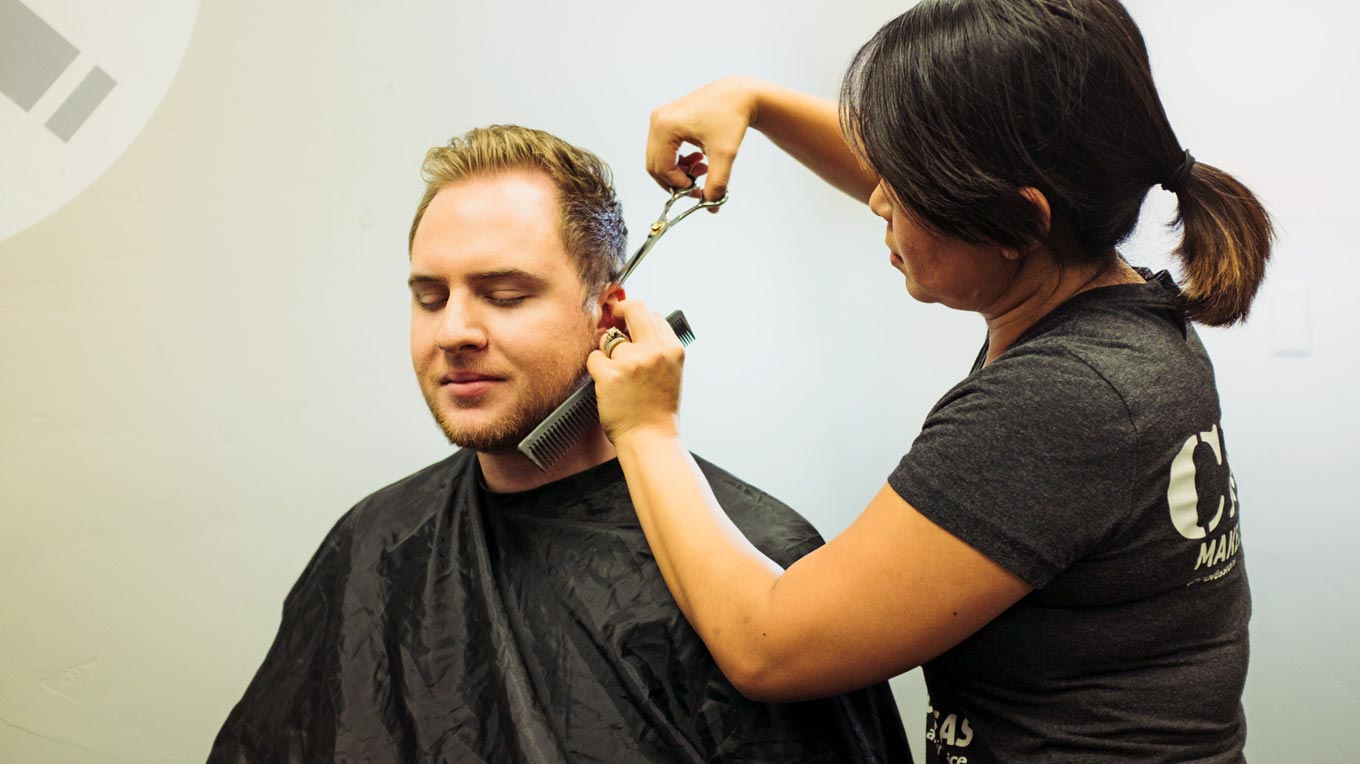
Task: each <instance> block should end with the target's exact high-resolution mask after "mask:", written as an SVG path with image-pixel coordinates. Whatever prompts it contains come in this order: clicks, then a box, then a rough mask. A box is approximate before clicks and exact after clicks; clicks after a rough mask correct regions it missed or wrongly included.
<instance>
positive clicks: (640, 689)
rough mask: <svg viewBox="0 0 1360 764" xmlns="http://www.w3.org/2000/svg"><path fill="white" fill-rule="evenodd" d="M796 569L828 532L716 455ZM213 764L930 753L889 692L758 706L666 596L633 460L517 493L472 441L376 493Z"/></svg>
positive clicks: (899, 757) (812, 758)
mask: <svg viewBox="0 0 1360 764" xmlns="http://www.w3.org/2000/svg"><path fill="white" fill-rule="evenodd" d="M699 464H700V466H701V467H702V469H703V471H704V474H705V475H707V477H708V480H709V482H710V483H711V484H712V486H713V490H714V493H715V494H716V495H717V497H718V501H719V502H720V503H721V505H722V506H723V508H724V509H725V510H726V511H727V512H728V513H729V515H730V516H731V517H732V519H733V521H735V523H736V524H737V526H738V527H739V528H741V530H742V532H743V533H745V534H746V535H747V537H748V538H750V539H751V541H752V542H753V543H754V544H755V545H756V546H757V547H759V548H760V549H761V550H762V551H763V552H765V554H767V555H769V556H770V557H771V558H772V559H774V560H775V561H777V562H779V563H780V564H781V565H784V566H786V567H787V566H788V565H789V564H791V563H792V562H793V561H795V560H797V559H798V558H799V557H801V556H802V555H804V554H806V553H807V552H809V551H811V550H812V549H815V548H816V547H817V546H819V545H820V544H821V543H822V541H821V539H820V537H819V536H818V535H817V533H816V531H815V530H813V528H812V527H811V526H810V525H808V523H807V522H806V521H804V520H803V519H802V518H801V517H799V516H798V515H797V514H796V513H794V511H793V510H791V509H789V508H788V507H787V506H785V505H783V504H781V503H780V502H778V501H777V500H775V499H773V498H772V497H770V496H768V495H766V494H764V493H762V492H760V491H759V490H757V489H755V488H753V487H751V486H750V485H747V484H745V483H743V482H741V481H739V480H737V479H736V478H735V477H733V476H732V475H730V474H728V473H726V472H724V471H722V470H721V469H719V468H717V467H714V466H713V465H711V464H708V463H707V462H704V461H702V460H700V462H699ZM208 760H209V762H211V763H224V762H348V763H351V764H359V763H360V762H627V763H633V762H710V761H721V762H910V760H911V754H910V751H909V749H908V748H907V742H906V738H905V736H904V734H903V730H902V722H901V719H900V718H899V716H898V713H897V708H896V706H895V705H894V703H893V698H892V695H891V693H890V692H889V691H888V687H887V685H886V684H880V685H877V686H875V687H871V688H869V689H867V690H861V691H859V692H855V693H850V694H848V695H843V696H839V697H835V698H829V699H825V700H817V701H809V702H802V703H791V704H765V703H755V702H752V701H748V700H746V699H745V698H743V697H742V696H741V695H740V694H739V693H738V692H737V691H736V690H735V689H734V688H733V687H732V685H731V684H729V683H728V682H727V680H726V678H724V677H723V675H722V673H721V672H720V671H719V669H718V667H717V665H716V664H715V663H714V662H713V659H712V657H711V656H710V655H709V653H708V651H707V649H705V647H704V645H703V643H702V642H701V641H700V640H699V638H698V636H697V635H696V634H695V632H694V631H693V630H692V629H691V628H690V626H689V623H688V622H687V621H686V620H685V618H684V616H683V615H682V614H681V613H680V610H679V608H678V607H677V606H676V605H675V601H674V600H673V599H672V597H671V595H670V592H669V591H668V590H667V589H666V585H665V582H664V581H663V580H662V578H661V573H660V571H659V570H658V569H657V567H656V563H655V561H654V560H653V558H652V555H651V552H650V550H649V549H648V546H647V541H646V539H645V538H644V537H643V535H642V531H641V529H640V528H639V526H638V522H637V517H636V516H635V514H634V512H633V506H632V502H631V501H630V500H629V498H628V489H627V486H626V485H625V483H624V480H623V474H622V472H621V470H620V468H619V465H618V462H617V461H611V462H607V463H605V464H602V465H600V466H598V467H595V468H592V469H590V470H587V471H585V472H582V473H579V474H576V475H573V476H571V477H568V478H566V479H563V480H560V481H557V482H555V483H552V484H549V485H546V486H543V487H541V488H538V489H535V490H532V491H527V492H524V493H517V494H489V493H487V492H486V491H485V489H483V488H482V487H481V479H480V470H479V468H478V466H477V460H476V459H475V458H474V455H473V454H472V453H471V452H469V451H459V452H457V453H455V454H454V455H453V456H452V457H450V458H448V459H446V460H444V461H442V462H440V463H438V464H435V465H433V466H431V467H428V468H426V469H425V470H422V471H421V472H418V473H416V474H414V475H412V476H410V477H408V478H406V479H405V480H402V481H400V482H398V483H396V484H394V485H391V486H389V487H387V488H384V489H383V490H381V491H378V492H377V493H375V494H373V495H372V496H370V497H368V498H367V499H365V500H364V501H362V502H360V503H359V504H358V505H357V506H355V507H354V509H352V510H351V511H350V512H349V513H348V514H346V515H345V516H344V517H343V518H342V519H341V520H340V521H339V523H337V524H336V526H335V528H334V529H333V530H332V531H331V533H330V534H329V535H328V536H327V537H326V540H325V541H324V542H323V543H322V545H321V549H320V550H319V551H318V552H317V553H316V555H315V557H313V559H312V561H311V562H310V563H309V564H308V565H307V568H306V570H305V571H304V572H303V574H302V576H301V578H300V579H299V580H298V582H297V583H296V584H295V585H294V587H293V589H292V591H291V592H290V593H289V594H288V597H287V599H286V600H285V601H284V607H283V621H282V624H281V625H280V627H279V632H278V636H277V637H276V638H275V640H274V644H273V646H272V647H271V648H270V650H269V654H268V656H267V657H266V658H265V661H264V664H263V665H262V666H261V667H260V669H259V671H258V672H257V673H256V675H255V678H254V680H253V681H251V683H250V686H249V687H248V688H247V689H246V692H245V696H244V697H243V698H242V699H241V701H240V703H238V704H237V706H236V707H235V709H233V710H232V712H231V714H230V716H229V717H228V718H227V721H226V723H225V725H224V726H223V727H222V730H221V732H219V733H218V736H217V739H216V741H215V742H214V744H213V748H212V752H211V754H210V755H209V759H208Z"/></svg>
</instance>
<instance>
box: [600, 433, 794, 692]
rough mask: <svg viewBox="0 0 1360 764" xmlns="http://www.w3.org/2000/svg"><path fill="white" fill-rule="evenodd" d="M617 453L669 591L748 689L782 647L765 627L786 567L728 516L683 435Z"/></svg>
mask: <svg viewBox="0 0 1360 764" xmlns="http://www.w3.org/2000/svg"><path fill="white" fill-rule="evenodd" d="M615 447H616V449H617V451H618V455H619V463H620V464H621V465H622V467H623V471H624V474H625V476H626V477H627V479H628V490H629V493H630V495H631V496H632V499H633V506H634V508H635V509H636V511H637V515H638V520H639V521H640V522H641V524H642V529H643V532H644V533H645V534H646V536H647V540H648V543H649V544H650V545H651V548H652V554H653V556H654V557H655V559H656V563H657V567H659V568H660V569H661V574H662V576H663V577H664V578H665V580H666V584H667V586H668V587H669V588H670V590H671V592H672V594H673V595H674V596H675V599H676V602H677V603H678V604H679V606H680V609H681V610H682V611H683V612H684V614H685V617H686V618H688V619H689V621H690V624H691V625H692V626H693V627H694V629H695V631H697V632H698V633H699V636H700V638H702V639H703V641H704V643H705V644H706V645H707V646H708V648H709V652H711V653H712V654H713V656H714V659H715V660H717V662H718V665H719V667H721V668H722V670H723V672H724V673H725V674H727V676H728V678H729V679H731V680H732V681H733V682H734V683H735V684H737V685H738V686H739V687H740V686H742V685H743V683H744V681H743V680H744V678H746V677H751V676H754V675H757V674H759V673H761V672H762V671H764V669H765V664H766V663H767V662H768V655H767V653H768V652H769V650H770V648H773V647H774V646H775V645H774V643H775V642H776V641H777V636H778V635H773V634H770V631H771V630H770V629H769V628H768V625H767V624H766V623H765V622H764V621H765V619H767V616H768V613H769V612H770V605H771V597H772V594H773V591H774V586H775V582H776V581H777V580H778V578H779V575H780V574H781V573H782V572H783V570H782V568H780V567H779V565H778V564H776V563H775V562H773V561H772V560H770V559H769V558H768V557H766V556H765V555H764V554H762V553H761V552H760V550H758V549H756V548H755V546H753V545H752V544H751V542H750V541H748V540H747V539H746V537H745V536H743V535H742V533H741V531H740V530H738V528H737V527H736V525H734V524H733V523H732V521H731V520H730V519H729V518H728V517H727V514H726V513H725V512H723V510H722V508H721V507H720V506H719V505H718V502H717V499H716V498H715V497H714V496H713V491H712V489H711V488H709V485H708V482H707V480H705V479H704V476H703V473H701V472H700V471H699V466H698V464H696V463H695V461H694V457H692V456H691V455H690V453H689V452H688V451H687V450H685V447H684V445H683V444H682V443H681V442H680V440H679V438H678V437H677V436H675V435H673V434H668V433H653V432H645V433H638V434H634V435H630V436H628V437H626V438H621V439H620V440H619V441H618V442H616V443H615Z"/></svg>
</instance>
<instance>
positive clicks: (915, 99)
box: [841, 0, 1273, 326]
mask: <svg viewBox="0 0 1360 764" xmlns="http://www.w3.org/2000/svg"><path fill="white" fill-rule="evenodd" d="M841 122H842V127H843V129H844V131H845V134H846V135H847V136H849V137H850V139H851V141H852V142H853V143H854V144H855V147H856V150H857V151H858V152H859V153H860V154H862V155H863V157H864V159H865V160H866V161H867V162H868V163H869V165H870V166H871V167H873V168H874V170H875V171H877V172H878V174H879V175H880V176H881V177H882V178H883V179H884V180H885V181H886V182H887V184H888V186H889V187H890V188H891V190H892V192H893V195H894V196H895V197H897V199H898V201H899V202H901V204H902V205H903V206H904V207H905V208H906V209H907V210H908V212H909V213H910V214H911V215H912V216H913V217H914V218H916V219H917V220H919V221H920V222H921V223H923V224H925V225H927V226H929V227H930V228H933V229H935V230H937V231H939V232H940V233H943V234H945V235H948V236H953V237H955V238H959V239H962V240H965V241H971V242H991V243H995V244H998V245H1001V246H1004V247H1012V248H1016V249H1021V248H1025V247H1028V246H1031V245H1033V244H1036V243H1039V242H1042V241H1045V240H1046V239H1047V237H1048V236H1049V235H1050V232H1048V231H1046V230H1045V228H1044V225H1043V221H1042V219H1041V217H1040V215H1039V213H1038V210H1037V208H1036V207H1035V206H1034V205H1033V203H1031V202H1030V201H1029V200H1028V199H1027V198H1026V197H1025V196H1023V195H1022V194H1021V193H1020V189H1022V188H1024V187H1032V188H1036V189H1038V190H1039V191H1040V192H1042V193H1043V194H1044V196H1045V197H1047V199H1048V203H1049V206H1050V209H1051V211H1052V221H1053V227H1054V228H1055V229H1056V228H1058V227H1061V226H1065V227H1066V229H1067V231H1069V232H1070V236H1071V239H1072V240H1073V241H1075V243H1076V247H1075V250H1076V251H1074V252H1066V253H1065V256H1066V257H1067V258H1068V259H1067V262H1066V263H1062V264H1064V265H1066V264H1102V265H1106V264H1112V263H1113V262H1114V258H1115V257H1116V254H1115V246H1116V245H1117V244H1119V243H1120V242H1121V241H1123V240H1124V239H1125V238H1127V237H1128V236H1129V234H1130V233H1132V232H1133V229H1134V226H1135V225H1137V223H1138V213H1139V210H1140V209H1141V208H1142V205H1143V199H1144V198H1145V197H1146V196H1147V192H1148V190H1149V189H1150V188H1151V187H1153V186H1154V185H1157V184H1161V183H1167V184H1169V185H1171V187H1172V188H1174V189H1176V194H1177V197H1178V198H1179V202H1180V211H1179V214H1178V215H1177V216H1176V219H1175V220H1173V221H1172V222H1171V226H1172V227H1173V228H1174V227H1176V226H1181V227H1182V240H1181V243H1180V246H1179V247H1177V248H1176V254H1177V255H1178V256H1179V257H1180V259H1181V261H1182V263H1183V268H1184V274H1183V283H1182V290H1181V300H1182V305H1183V307H1184V308H1185V311H1186V313H1187V315H1189V317H1190V318H1192V319H1194V320H1195V321H1198V322H1200V323H1204V324H1211V325H1215V326H1223V325H1228V324H1232V323H1234V322H1236V321H1239V320H1241V319H1242V318H1245V317H1246V315H1247V310H1248V308H1249V307H1250V305H1251V300H1252V297H1253V296H1254V295H1255V294H1256V289H1257V287H1258V286H1259V285H1260V283H1261V279H1262V277H1263V276H1264V275H1265V264H1266V260H1267V258H1269V256H1270V245H1271V239H1272V238H1273V232H1272V228H1271V223H1270V217H1269V215H1267V214H1266V211H1265V209H1264V208H1263V207H1262V206H1261V204H1260V202H1259V201H1257V199H1256V197H1255V196H1254V195H1253V194H1252V193H1251V192H1250V191H1249V190H1247V188H1246V187H1245V186H1243V185H1242V184H1241V183H1239V182H1238V181H1237V180H1235V179H1234V178H1233V177H1232V176H1231V175H1228V174H1227V173H1225V172H1223V171H1222V170H1219V169H1217V168H1215V167H1211V166H1209V165H1206V164H1203V163H1196V164H1193V166H1192V168H1191V170H1190V172H1189V174H1188V175H1187V176H1185V177H1184V178H1183V179H1182V178H1180V177H1176V176H1177V171H1178V169H1180V168H1181V166H1182V162H1183V161H1184V160H1185V154H1184V151H1183V148H1182V147H1181V145H1180V142H1179V141H1178V140H1177V139H1176V134H1175V132H1174V131H1173V130H1172V129H1171V125H1170V124H1169V123H1168V122H1167V118H1166V111H1165V110H1164V109H1163V108H1162V102H1161V98H1160V97H1159V96H1158V95H1157V88H1156V86H1155V85H1154V84H1153V82H1152V70H1151V67H1150V65H1149V63H1148V54H1147V46H1146V45H1145V44H1144V42H1143V37H1142V34H1141V33H1140V32H1139V31H1138V27H1137V25H1136V24H1134V22H1133V19H1132V18H1131V17H1130V16H1129V14H1128V11H1127V10H1125V9H1124V6H1122V5H1121V4H1120V3H1119V2H1117V0H925V2H922V3H920V4H919V5H917V6H915V7H913V8H912V9H911V10H909V11H907V12H906V13H904V14H902V15H901V16H898V17H897V18H896V19H893V20H892V21H890V22H888V23H887V24H886V25H884V26H883V28H882V29H880V30H878V33H877V34H875V35H874V36H873V38H872V39H870V40H869V42H867V43H865V45H864V47H862V48H860V50H859V52H858V53H857V54H856V55H855V58H854V60H853V61H852V62H851V64H850V68H849V70H848V71H847V72H846V75H845V80H844V82H843V83H842V85H841ZM1176 181H1179V182H1176ZM1067 249H1072V248H1070V247H1069V248H1067ZM1055 251H1056V250H1055Z"/></svg>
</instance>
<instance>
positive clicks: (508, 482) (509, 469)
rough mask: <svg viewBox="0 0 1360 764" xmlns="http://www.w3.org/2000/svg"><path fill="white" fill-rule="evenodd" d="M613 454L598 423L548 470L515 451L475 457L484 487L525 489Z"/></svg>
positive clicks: (497, 490)
mask: <svg viewBox="0 0 1360 764" xmlns="http://www.w3.org/2000/svg"><path fill="white" fill-rule="evenodd" d="M614 457H615V452H614V444H613V443H610V442H609V439H608V438H606V437H605V436H604V430H603V429H601V428H600V426H599V425H598V424H597V425H595V426H594V427H593V428H591V430H590V432H588V433H586V434H585V435H584V436H583V437H582V438H581V439H580V440H579V441H577V442H576V445H574V446H572V447H571V449H570V450H568V451H567V453H566V454H564V455H563V456H562V458H561V459H558V460H557V461H556V462H554V463H553V465H552V466H551V467H549V468H548V471H547V472H544V471H542V470H540V469H539V468H537V467H535V466H534V465H533V464H532V463H531V462H530V461H529V460H528V459H526V458H525V457H524V455H523V454H521V453H520V452H518V451H510V452H508V453H494V454H493V453H487V452H484V451H478V452H477V461H478V463H479V464H481V467H482V479H483V480H485V481H486V487H487V488H488V489H490V490H491V491H493V492H495V493H514V492H517V491H528V490H530V489H532V488H537V487H539V486H541V485H547V484H548V483H552V482H554V481H557V480H561V479H562V478H564V477H568V476H571V475H575V474H576V473H578V472H585V471H586V470H588V469H590V468H591V467H595V466H597V465H600V464H604V463H605V462H607V461H609V460H610V459H613V458H614Z"/></svg>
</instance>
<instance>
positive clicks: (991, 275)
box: [869, 181, 1018, 315]
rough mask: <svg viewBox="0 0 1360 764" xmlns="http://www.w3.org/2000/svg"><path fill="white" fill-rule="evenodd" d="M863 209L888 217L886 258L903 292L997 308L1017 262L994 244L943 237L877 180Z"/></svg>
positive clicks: (963, 306) (984, 309)
mask: <svg viewBox="0 0 1360 764" xmlns="http://www.w3.org/2000/svg"><path fill="white" fill-rule="evenodd" d="M869 209H871V210H873V212H874V214H875V215H878V216H879V217H881V218H883V219H884V220H886V221H887V222H888V231H887V235H886V237H885V241H886V243H887V245H888V249H889V251H890V252H891V255H890V256H889V262H891V263H892V266H893V267H894V268H896V269H897V270H899V271H901V272H902V275H903V276H906V281H907V292H908V293H909V294H910V295H911V296H912V297H914V298H916V299H917V300H920V301H921V302H938V303H940V304H941V305H946V306H948V307H951V308H955V309H958V310H969V311H976V312H979V313H983V314H984V315H985V314H988V313H989V312H990V311H995V310H996V309H997V308H998V307H1000V305H999V303H1000V302H1001V301H1002V300H1003V297H1004V295H1005V292H1006V290H1007V287H1008V286H1009V285H1010V283H1011V279H1012V277H1013V276H1014V275H1015V273H1016V270H1017V268H1018V261H1017V260H1016V259H1015V258H1013V257H1008V256H1007V255H1006V251H1005V250H1004V249H1003V248H1001V247H999V246H997V245H995V244H971V243H968V242H964V241H959V240H957V239H952V238H949V237H948V236H945V235H943V234H940V233H938V232H936V231H933V230H931V229H930V228H929V227H927V226H925V225H922V224H921V223H919V222H917V221H916V220H915V219H913V218H912V216H911V215H910V214H908V213H907V211H906V210H905V209H904V208H903V207H902V205H901V204H900V203H899V202H898V201H897V198H896V197H895V196H894V195H893V193H892V191H891V190H890V189H889V188H888V186H887V183H886V182H884V181H880V182H879V184H878V187H877V188H875V189H874V193H873V194H872V195H871V196H870V197H869Z"/></svg>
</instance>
